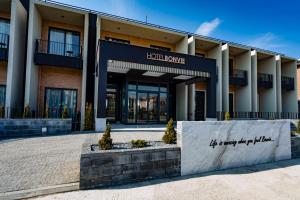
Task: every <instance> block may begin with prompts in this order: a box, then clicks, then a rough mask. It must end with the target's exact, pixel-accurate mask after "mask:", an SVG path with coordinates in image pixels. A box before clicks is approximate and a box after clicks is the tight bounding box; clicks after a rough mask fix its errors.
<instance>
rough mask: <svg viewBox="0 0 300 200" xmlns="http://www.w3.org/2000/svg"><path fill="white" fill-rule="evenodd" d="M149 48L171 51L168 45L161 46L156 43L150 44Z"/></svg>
mask: <svg viewBox="0 0 300 200" xmlns="http://www.w3.org/2000/svg"><path fill="white" fill-rule="evenodd" d="M150 48H151V49H157V50H162V51H171V49H170V48H168V47H162V46H157V45H152V44H151V45H150Z"/></svg>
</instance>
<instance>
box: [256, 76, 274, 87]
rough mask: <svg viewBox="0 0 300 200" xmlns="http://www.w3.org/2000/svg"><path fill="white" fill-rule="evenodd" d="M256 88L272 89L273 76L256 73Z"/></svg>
mask: <svg viewBox="0 0 300 200" xmlns="http://www.w3.org/2000/svg"><path fill="white" fill-rule="evenodd" d="M257 87H260V88H273V75H272V74H264V73H258V74H257Z"/></svg>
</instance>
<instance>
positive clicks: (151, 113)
mask: <svg viewBox="0 0 300 200" xmlns="http://www.w3.org/2000/svg"><path fill="white" fill-rule="evenodd" d="M109 77H110V78H109V79H108V82H109V84H108V85H107V89H106V119H107V120H108V121H110V122H112V123H115V122H117V123H118V122H120V123H125V124H145V123H166V122H167V120H168V118H169V117H170V112H169V110H170V108H169V106H170V105H171V104H170V103H169V101H170V99H169V96H170V91H169V83H159V82H158V83H155V82H154V83H150V82H147V81H143V80H137V81H135V80H130V79H127V78H126V77H121V76H120V75H116V74H110V75H109ZM116 79H117V80H116Z"/></svg>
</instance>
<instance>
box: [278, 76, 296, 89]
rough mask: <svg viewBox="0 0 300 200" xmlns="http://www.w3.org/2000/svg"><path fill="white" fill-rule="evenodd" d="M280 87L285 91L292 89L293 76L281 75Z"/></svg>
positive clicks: (293, 87) (293, 86)
mask: <svg viewBox="0 0 300 200" xmlns="http://www.w3.org/2000/svg"><path fill="white" fill-rule="evenodd" d="M281 88H282V89H283V90H287V91H291V90H294V89H295V85H294V78H292V77H287V76H281Z"/></svg>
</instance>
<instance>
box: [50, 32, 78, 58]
mask: <svg viewBox="0 0 300 200" xmlns="http://www.w3.org/2000/svg"><path fill="white" fill-rule="evenodd" d="M51 30H58V31H63V32H64V54H65V53H66V44H67V43H66V36H67V34H66V33H67V32H71V33H72V34H75V35H78V36H79V44H78V46H79V55H81V40H80V38H81V34H80V32H79V31H74V30H69V29H63V28H57V27H54V26H49V28H48V47H47V53H48V54H49V50H50V45H49V44H50V42H51V41H50V32H51ZM52 42H55V41H52Z"/></svg>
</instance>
